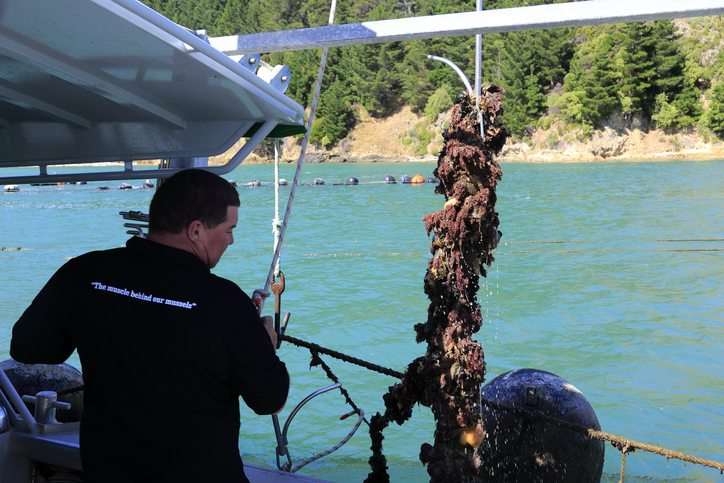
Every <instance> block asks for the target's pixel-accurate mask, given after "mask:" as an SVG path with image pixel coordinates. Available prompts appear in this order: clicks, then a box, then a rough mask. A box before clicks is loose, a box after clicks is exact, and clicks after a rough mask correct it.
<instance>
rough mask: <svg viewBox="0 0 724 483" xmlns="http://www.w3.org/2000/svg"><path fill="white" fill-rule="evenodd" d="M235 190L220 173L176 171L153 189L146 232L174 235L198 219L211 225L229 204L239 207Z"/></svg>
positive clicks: (192, 170) (218, 221)
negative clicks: (154, 191) (218, 174)
mask: <svg viewBox="0 0 724 483" xmlns="http://www.w3.org/2000/svg"><path fill="white" fill-rule="evenodd" d="M240 204H241V203H240V202H239V193H237V192H236V189H235V188H234V187H233V186H231V184H229V182H228V181H226V180H225V179H224V178H222V177H221V176H217V175H215V174H213V173H210V172H208V171H204V170H201V169H187V170H184V171H180V172H178V173H176V174H174V175H173V176H171V177H170V178H168V179H167V180H166V181H164V183H163V184H162V185H161V187H159V188H158V189H157V190H156V194H155V195H154V196H153V200H152V201H151V207H150V209H149V215H148V216H149V223H148V231H149V232H151V233H157V234H162V233H164V234H170V235H175V234H178V233H181V231H182V230H183V229H184V228H186V227H188V226H189V225H190V224H191V222H192V221H194V220H198V221H200V222H201V223H203V224H204V226H205V227H206V228H215V227H216V226H217V225H218V224H220V223H222V222H223V221H224V220H225V219H226V215H227V212H226V209H227V208H228V207H229V206H237V207H238V206H239V205H240Z"/></svg>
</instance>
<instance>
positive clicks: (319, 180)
mask: <svg viewBox="0 0 724 483" xmlns="http://www.w3.org/2000/svg"><path fill="white" fill-rule="evenodd" d="M312 184H313V185H323V184H324V180H323V179H322V178H314V181H312Z"/></svg>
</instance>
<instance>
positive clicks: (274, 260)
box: [259, 0, 337, 313]
mask: <svg viewBox="0 0 724 483" xmlns="http://www.w3.org/2000/svg"><path fill="white" fill-rule="evenodd" d="M336 9H337V0H332V6H331V9H330V11H329V22H328V25H332V24H333V23H334V13H335V10H336ZM328 51H329V49H328V48H327V47H325V48H324V50H323V51H322V61H321V62H320V64H319V74H318V75H317V84H316V85H315V87H314V97H313V98H312V106H311V108H310V110H309V120H308V121H307V132H306V134H305V135H304V141H302V152H301V153H300V154H299V159H298V160H297V171H296V172H295V173H294V181H293V182H292V191H291V193H289V201H288V202H287V208H286V211H285V212H284V221H283V222H282V226H281V231H280V232H279V241H278V243H277V244H276V248H275V249H274V257H273V258H272V263H271V267H270V269H269V275H267V277H266V283H265V284H264V290H266V291H269V287H271V282H272V278H273V277H274V271H275V268H276V266H277V261H278V260H279V256H280V252H281V248H282V243H283V241H284V234H285V233H286V231H287V224H288V223H289V214H290V213H291V211H292V203H294V196H295V195H296V193H297V186H299V177H300V175H301V173H302V164H303V163H304V155H305V154H306V152H307V145H308V144H309V135H310V134H311V133H312V123H313V122H314V113H315V112H316V110H317V101H318V100H319V91H320V90H321V88H322V77H324V68H325V66H326V65H327V52H328ZM263 308H264V299H263V298H262V299H261V304H260V305H259V313H261V311H262V309H263Z"/></svg>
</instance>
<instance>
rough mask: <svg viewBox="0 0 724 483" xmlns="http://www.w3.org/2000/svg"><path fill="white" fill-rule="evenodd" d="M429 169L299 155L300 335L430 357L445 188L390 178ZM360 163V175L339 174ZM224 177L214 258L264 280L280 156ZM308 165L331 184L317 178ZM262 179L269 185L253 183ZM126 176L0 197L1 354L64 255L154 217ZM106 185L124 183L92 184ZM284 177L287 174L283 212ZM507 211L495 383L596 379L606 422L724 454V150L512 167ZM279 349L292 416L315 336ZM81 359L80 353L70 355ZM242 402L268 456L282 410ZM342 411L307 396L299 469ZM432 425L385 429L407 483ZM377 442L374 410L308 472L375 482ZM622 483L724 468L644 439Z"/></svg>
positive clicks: (298, 441) (492, 293) (337, 426)
mask: <svg viewBox="0 0 724 483" xmlns="http://www.w3.org/2000/svg"><path fill="white" fill-rule="evenodd" d="M433 168H434V165H433V164H420V163H415V164H412V163H393V164H332V165H329V164H327V165H325V164H314V165H305V166H304V168H303V173H302V177H301V183H302V185H301V186H300V187H299V189H298V191H297V197H296V200H295V202H294V204H293V208H292V216H291V219H290V223H289V228H288V231H287V236H286V239H285V240H284V244H283V245H284V246H283V250H282V259H281V268H282V270H283V272H284V274H285V276H286V291H285V292H284V295H283V296H282V310H283V311H289V312H291V314H292V315H291V319H290V323H289V328H288V331H287V333H288V334H289V335H292V336H295V337H298V338H301V339H304V340H307V341H311V342H315V343H318V344H320V345H323V346H325V347H329V348H331V349H334V350H337V351H341V352H343V353H346V354H349V355H351V356H354V357H358V358H360V359H364V360H367V361H371V362H374V363H376V364H379V365H382V366H386V367H390V368H393V369H395V370H397V371H403V370H404V369H405V367H406V365H407V364H408V363H409V362H410V361H412V360H413V359H414V358H416V357H418V356H420V355H422V354H424V352H425V347H424V345H418V344H416V343H415V334H414V331H413V325H414V324H416V323H418V322H423V321H425V320H426V317H427V306H428V300H427V299H426V296H425V295H424V293H423V276H424V274H425V270H426V268H427V261H428V259H429V258H430V255H429V246H430V240H429V239H428V236H427V234H426V233H425V228H424V225H423V222H422V218H423V216H424V215H426V214H427V213H430V212H432V211H435V210H438V209H440V208H441V207H442V205H443V203H444V199H443V197H442V196H441V195H435V194H434V192H433V191H434V186H435V185H434V184H423V185H419V186H413V185H409V184H399V183H398V184H384V183H382V182H381V181H382V179H383V177H384V176H385V175H392V176H395V177H396V178H398V179H399V178H400V176H401V175H409V176H414V175H415V174H421V175H422V176H425V177H427V176H431V173H432V170H433ZM93 169H108V168H93ZM61 170H62V169H61V168H58V169H57V170H56V171H58V172H60V171H61ZM26 172H27V170H21V169H18V170H14V171H13V173H15V174H20V173H26ZM281 176H282V177H283V178H285V179H287V180H289V181H291V180H292V178H293V176H294V166H291V165H285V166H282V167H281ZM350 176H355V177H357V178H359V181H360V184H359V185H357V186H345V185H343V183H344V182H345V181H346V180H347V178H348V177H350ZM226 177H227V178H228V179H230V180H235V181H237V182H238V183H240V187H239V193H240V196H241V200H242V208H241V209H240V217H239V218H240V225H239V227H238V228H237V230H236V235H235V236H236V242H235V244H234V245H232V246H231V247H229V249H228V251H227V252H226V255H225V257H224V258H223V259H222V261H221V263H220V264H219V266H218V267H217V268H216V269H215V270H214V271H215V273H217V274H218V275H220V276H223V277H227V278H230V279H231V280H234V281H235V282H236V283H238V284H239V285H240V286H241V287H242V288H243V289H245V290H247V291H248V292H251V291H252V290H253V289H255V288H259V287H262V286H263V285H264V281H265V279H266V274H267V272H268V271H269V265H270V263H271V258H272V242H273V238H272V220H273V218H274V189H273V180H274V174H273V167H272V166H268V165H267V166H258V165H255V166H251V165H250V166H244V165H242V166H240V167H239V168H237V169H236V170H235V171H233V172H232V173H230V174H229V175H226ZM314 178H323V179H324V180H325V185H323V186H312V185H311V183H312V181H313V180H314ZM251 179H258V180H260V181H261V182H262V186H261V187H256V188H250V187H247V186H246V183H247V182H248V181H249V180H251ZM132 184H133V185H134V189H133V190H130V191H121V190H118V189H115V188H116V187H117V185H118V183H117V182H105V183H100V182H94V183H88V184H87V185H66V186H39V187H34V186H29V185H21V191H19V192H16V193H0V217H1V218H0V220H1V221H2V223H1V225H0V226H2V231H1V232H0V246H2V247H6V248H16V247H20V248H21V250H19V251H8V250H4V251H0V359H4V358H6V357H8V356H7V353H8V348H9V344H10V335H11V329H12V325H13V323H14V322H15V320H16V319H17V318H18V317H19V316H20V314H21V313H22V311H23V310H24V309H25V307H26V306H27V305H28V304H29V303H30V302H31V300H32V299H33V297H34V296H35V294H36V293H37V292H38V290H40V289H41V287H42V286H43V285H44V284H45V282H46V281H47V280H48V278H50V276H51V275H52V274H53V273H54V271H55V270H56V269H57V268H58V267H60V266H61V265H62V264H63V263H65V262H66V260H68V259H69V258H71V257H74V256H76V255H79V254H81V253H83V252H86V251H89V250H94V249H105V248H111V247H117V246H120V245H122V244H123V243H124V242H125V240H126V239H127V238H128V235H126V229H125V228H124V227H123V221H122V219H121V217H120V216H118V212H119V211H122V210H124V211H127V210H142V211H144V210H145V211H147V207H148V203H149V201H150V199H151V197H152V195H153V192H154V190H153V189H140V184H141V181H135V182H133V183H132ZM101 185H106V186H109V187H111V188H113V189H111V190H109V191H97V187H98V186H101ZM289 191H290V188H289V187H282V188H281V197H282V200H283V201H282V203H281V205H282V207H281V210H282V212H281V213H282V215H281V216H283V209H284V206H285V204H286V198H287V196H288V194H289ZM497 211H498V212H499V213H500V220H501V225H500V229H501V230H502V232H503V238H502V240H501V243H500V245H499V246H498V248H497V250H496V252H495V258H496V262H495V263H494V264H493V265H492V266H491V268H490V270H489V276H488V278H487V280H484V281H482V282H481V287H482V288H481V290H480V293H479V302H480V304H481V306H482V313H483V317H484V320H485V322H484V326H483V328H482V330H481V331H480V332H479V333H478V334H477V335H476V338H477V340H479V341H480V342H481V343H482V345H483V347H484V349H485V359H486V361H487V364H488V375H487V376H486V379H487V380H491V379H492V378H493V377H495V376H496V375H498V374H502V373H504V372H506V371H509V370H512V369H517V368H525V367H532V368H538V369H543V370H546V371H550V372H553V373H555V374H557V375H559V376H561V377H563V378H564V379H566V380H568V381H569V382H571V383H572V384H573V385H575V386H576V387H577V388H579V389H580V390H581V391H582V392H583V394H584V395H585V396H586V397H587V398H588V400H589V402H590V403H591V404H592V406H593V408H594V409H595V411H596V413H597V415H598V419H599V420H600V422H601V426H602V430H603V431H606V432H609V433H613V434H616V435H620V436H626V437H628V438H630V439H633V440H636V441H639V442H644V443H649V444H653V445H658V446H663V447H666V448H670V449H673V450H677V451H682V452H685V453H691V454H694V455H697V456H700V457H703V458H708V459H712V460H715V461H719V462H724V161H723V160H708V161H679V160H669V161H657V162H643V161H642V162H602V163H581V164H576V163H573V164H504V165H503V179H502V181H501V183H500V184H499V185H498V204H497ZM79 302H80V307H81V308H82V301H79ZM272 311H273V300H272V299H270V300H269V301H268V303H267V308H266V312H267V313H271V312H272ZM279 355H280V357H281V358H282V359H283V360H284V361H285V362H286V363H287V365H288V367H289V370H290V373H291V378H292V391H291V394H290V397H289V401H288V403H287V407H286V409H285V410H284V411H283V412H282V414H281V415H280V420H281V423H282V424H284V422H285V421H286V419H287V417H288V415H289V413H290V412H291V410H292V408H293V407H294V406H295V405H296V404H297V402H299V401H300V400H302V399H303V398H304V397H305V396H306V395H307V394H309V393H311V392H312V391H314V390H316V389H318V388H321V387H323V386H326V385H328V384H330V381H329V380H328V379H327V378H326V376H325V375H324V373H323V371H322V370H321V369H320V368H318V367H315V368H310V367H309V362H310V357H309V352H308V351H307V350H306V349H301V348H297V347H294V346H292V345H289V344H284V345H282V347H281V348H280V350H279ZM323 359H324V360H325V361H326V362H327V363H328V364H329V365H330V366H331V367H332V369H333V371H334V372H335V373H336V374H337V376H338V377H339V379H340V380H341V382H342V383H343V385H344V387H345V388H346V389H347V390H348V391H349V393H350V395H351V397H352V398H353V400H354V401H355V403H356V404H357V405H358V406H360V407H361V408H363V409H364V411H365V412H366V413H367V415H369V416H371V415H373V414H374V413H376V412H378V411H383V410H384V405H383V402H382V396H383V394H385V392H386V391H387V388H388V386H390V385H391V384H393V383H394V382H395V380H394V378H391V377H388V376H383V375H380V374H377V373H374V372H370V371H368V370H366V369H362V368H359V367H357V366H352V365H350V364H347V363H344V362H340V361H337V360H335V359H332V358H330V357H323ZM70 363H72V364H73V365H76V366H79V361H78V359H77V357H75V356H74V357H73V358H72V359H71V360H70ZM132 401H133V397H132V395H129V403H132ZM242 407H243V409H242V435H241V438H240V444H239V448H240V451H241V453H242V454H243V455H244V460H245V461H247V462H251V463H256V464H261V465H268V466H274V465H275V452H274V449H275V439H274V432H273V428H272V423H271V418H269V417H259V416H256V415H254V414H253V412H251V411H250V410H249V409H247V408H246V407H244V406H243V405H242ZM348 410H349V409H348V407H347V406H346V404H345V403H344V399H343V398H342V396H341V395H340V394H339V391H333V392H329V393H326V394H324V395H322V396H320V397H318V398H316V399H314V400H312V402H310V403H309V404H308V405H307V406H305V408H304V409H303V410H302V411H301V412H300V413H299V415H298V416H297V417H296V418H295V419H294V420H293V422H292V423H291V425H290V429H289V443H290V445H289V451H290V453H291V455H292V458H293V459H294V463H295V464H296V463H299V462H300V461H302V460H303V459H305V458H307V457H309V456H311V455H312V454H313V453H316V452H320V451H324V450H326V449H327V448H329V447H330V446H333V445H334V444H336V443H337V442H338V441H339V440H341V439H342V438H343V437H344V436H345V435H346V434H347V432H348V430H349V429H350V428H351V426H352V424H353V421H352V419H354V418H349V419H346V420H344V421H340V420H339V417H340V416H341V415H343V414H345V413H346V412H348ZM433 430H434V421H433V419H432V416H431V413H430V411H429V409H427V408H424V407H420V408H418V409H416V411H415V413H414V415H413V417H412V419H410V420H409V421H407V422H406V423H405V424H404V425H403V426H397V425H395V424H393V425H391V426H390V427H389V428H388V429H387V430H385V432H384V435H385V440H384V451H385V454H386V456H387V458H388V465H389V468H390V469H389V472H390V474H391V479H392V481H393V482H417V481H420V482H422V481H427V480H428V477H427V473H426V471H425V468H424V467H423V466H422V465H421V464H420V462H419V460H418V454H419V449H420V445H421V444H422V443H425V442H432V440H433V437H432V433H433ZM369 446H370V440H369V436H368V434H367V432H366V428H365V425H364V424H363V426H362V427H361V428H360V430H359V431H358V432H357V433H356V434H355V435H354V436H353V437H352V439H351V440H350V441H349V443H347V444H346V445H345V446H343V447H342V448H341V449H339V450H338V451H337V452H335V453H333V454H331V455H329V456H326V457H325V458H322V459H321V460H318V461H316V462H313V463H311V464H309V465H308V466H306V467H305V468H303V469H302V470H301V471H300V473H302V474H306V475H311V476H316V477H319V478H324V479H328V480H332V481H345V482H347V481H362V480H364V478H365V477H366V475H367V473H368V471H369V468H368V466H367V459H368V457H369V455H370V450H369ZM620 465H621V457H620V453H619V452H618V451H617V450H616V449H615V448H613V447H612V446H611V445H609V444H607V445H606V463H605V467H604V481H606V482H616V481H618V479H619V472H620ZM626 481H627V482H636V481H641V482H643V481H646V482H649V481H654V482H694V481H696V482H700V481H703V482H711V481H717V482H720V481H724V476H721V475H720V474H719V472H718V471H716V470H714V469H710V468H703V467H700V466H696V465H692V464H687V465H684V463H682V462H680V461H676V460H670V461H667V460H666V458H664V457H661V456H656V455H652V454H648V453H644V452H641V451H639V452H637V453H635V454H632V455H629V457H628V459H627V465H626Z"/></svg>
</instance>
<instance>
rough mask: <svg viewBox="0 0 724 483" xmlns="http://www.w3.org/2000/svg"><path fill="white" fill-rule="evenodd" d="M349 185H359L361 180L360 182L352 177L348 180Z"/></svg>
mask: <svg viewBox="0 0 724 483" xmlns="http://www.w3.org/2000/svg"><path fill="white" fill-rule="evenodd" d="M347 184H359V180H358V179H357V178H355V177H354V176H351V177H350V178H349V179H348V180H347Z"/></svg>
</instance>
